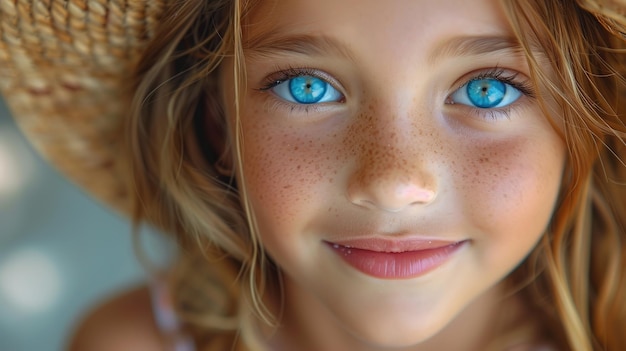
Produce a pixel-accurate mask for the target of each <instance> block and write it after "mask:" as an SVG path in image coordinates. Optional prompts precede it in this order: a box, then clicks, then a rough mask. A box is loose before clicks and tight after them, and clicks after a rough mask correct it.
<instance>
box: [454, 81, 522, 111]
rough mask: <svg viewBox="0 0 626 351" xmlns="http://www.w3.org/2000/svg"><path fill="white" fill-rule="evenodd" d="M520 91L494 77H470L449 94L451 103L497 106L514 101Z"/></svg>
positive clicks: (479, 106)
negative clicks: (470, 78) (465, 82)
mask: <svg viewBox="0 0 626 351" xmlns="http://www.w3.org/2000/svg"><path fill="white" fill-rule="evenodd" d="M520 96H522V92H521V91H519V90H518V89H516V88H514V87H513V86H512V85H511V84H508V83H504V82H502V81H500V80H498V79H494V78H481V79H472V80H470V81H469V82H468V83H467V84H465V85H464V86H462V87H461V88H459V89H458V90H457V91H455V92H454V93H452V95H450V100H451V101H452V102H453V103H458V104H463V105H468V106H473V107H478V108H484V109H487V108H498V107H505V106H508V105H510V104H512V103H514V102H515V101H516V100H517V99H519V98H520Z"/></svg>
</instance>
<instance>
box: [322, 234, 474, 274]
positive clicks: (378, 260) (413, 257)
mask: <svg viewBox="0 0 626 351" xmlns="http://www.w3.org/2000/svg"><path fill="white" fill-rule="evenodd" d="M465 243H466V241H461V242H458V243H454V244H450V245H447V246H442V247H437V248H433V249H425V250H417V251H405V252H378V251H371V250H363V249H355V248H349V247H346V246H341V245H337V244H332V243H328V244H329V246H330V247H331V248H332V249H333V251H334V252H335V253H337V254H338V255H339V257H341V258H342V259H343V260H344V261H346V262H347V263H348V264H350V265H351V266H352V267H354V268H356V269H357V270H359V271H361V272H363V273H365V274H367V275H369V276H372V277H375V278H381V279H411V278H415V277H419V276H422V275H424V274H426V273H428V272H430V271H432V270H434V269H436V268H437V267H440V266H441V265H443V264H444V263H446V262H447V261H448V260H449V259H450V257H452V255H453V254H454V253H455V252H457V251H458V250H459V249H460V248H461V247H462V246H464V245H463V244H465Z"/></svg>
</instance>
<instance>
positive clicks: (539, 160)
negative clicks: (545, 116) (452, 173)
mask: <svg viewBox="0 0 626 351" xmlns="http://www.w3.org/2000/svg"><path fill="white" fill-rule="evenodd" d="M466 150H467V151H466V153H465V154H464V156H463V159H464V160H465V162H463V166H462V167H463V170H462V171H461V172H458V173H459V174H460V175H461V176H460V177H459V180H458V181H457V187H458V191H459V192H460V194H462V197H463V200H462V203H463V207H464V210H465V211H466V213H467V214H468V217H469V218H471V219H472V220H473V221H474V223H475V224H476V226H477V227H479V228H480V229H481V230H484V231H485V232H489V233H494V234H505V233H507V232H511V231H514V230H515V229H517V230H520V231H523V232H529V233H531V232H532V233H535V234H539V232H542V231H543V228H545V225H546V224H547V222H548V221H549V218H550V216H551V214H552V208H553V205H554V201H555V199H556V196H557V193H558V189H559V184H560V180H561V172H562V164H563V158H562V155H561V154H562V152H561V151H560V150H559V151H557V152H554V153H551V154H550V153H546V150H550V149H549V148H546V147H542V146H541V143H533V142H529V141H515V140H513V141H510V142H507V143H498V144H494V145H491V146H489V147H480V148H466ZM552 150H553V149H552Z"/></svg>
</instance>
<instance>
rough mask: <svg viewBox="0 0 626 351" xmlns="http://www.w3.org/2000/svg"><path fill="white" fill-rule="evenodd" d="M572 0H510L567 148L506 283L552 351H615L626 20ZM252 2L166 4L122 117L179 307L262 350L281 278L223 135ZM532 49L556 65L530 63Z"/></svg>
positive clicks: (624, 242)
mask: <svg viewBox="0 0 626 351" xmlns="http://www.w3.org/2000/svg"><path fill="white" fill-rule="evenodd" d="M579 2H580V5H579V4H576V3H575V2H574V1H573V0H572V1H555V0H552V1H536V2H530V1H528V2H527V1H504V4H505V8H506V12H507V15H508V18H509V19H510V23H511V26H512V28H513V30H514V33H515V35H516V37H517V38H518V40H519V42H520V45H521V47H522V48H523V49H524V50H525V52H526V55H527V58H528V62H529V65H530V68H531V72H533V75H532V77H531V79H533V80H534V81H535V83H536V85H537V86H541V87H545V90H546V92H547V94H548V95H549V97H550V98H551V99H554V100H555V101H556V102H557V103H558V105H559V106H560V108H561V111H559V115H558V116H554V115H552V116H550V114H549V111H547V109H546V111H545V112H546V115H548V116H549V117H550V118H551V119H552V120H553V121H557V120H561V121H562V125H563V126H564V127H563V138H564V140H565V142H566V143H567V146H568V149H569V153H568V155H569V156H568V160H567V166H566V171H565V174H564V179H563V185H562V191H561V195H560V198H559V202H558V206H557V209H556V210H555V213H554V216H553V220H552V222H551V224H550V226H549V228H548V229H547V233H546V235H544V237H543V239H542V241H541V243H540V244H539V245H538V246H537V248H536V249H535V250H534V251H533V253H532V254H531V255H530V257H529V258H528V259H527V260H526V261H525V262H524V263H523V264H522V265H521V266H520V268H519V269H518V270H517V271H516V272H514V274H513V275H512V276H511V281H512V282H514V283H517V285H514V286H519V285H520V284H522V285H525V287H524V288H522V294H523V295H524V296H525V297H526V299H527V300H528V301H527V302H528V303H529V304H532V305H534V306H535V308H536V310H537V311H538V313H541V315H542V316H545V319H544V318H542V319H544V320H545V323H544V324H545V327H546V328H547V329H546V331H544V334H546V335H544V336H545V337H547V338H551V339H552V340H553V341H554V342H556V343H560V344H561V345H559V346H561V347H565V348H569V349H572V350H581V351H582V350H592V349H593V350H603V349H604V350H623V349H626V333H624V332H623V329H624V328H625V327H626V302H625V301H624V296H626V272H625V271H624V267H626V201H625V200H624V199H626V185H625V182H626V166H625V164H624V162H625V158H626V147H625V145H624V140H625V136H626V126H625V116H626V115H625V113H626V111H624V107H625V105H626V102H622V101H626V100H621V101H620V98H621V99H624V98H626V96H625V95H624V92H626V90H625V89H626V84H625V82H624V76H625V73H626V72H625V71H624V67H623V65H622V61H624V59H625V57H624V55H626V51H624V49H626V46H625V45H624V42H623V40H622V38H621V37H623V35H624V34H623V31H622V27H623V26H626V18H625V17H623V16H621V15H619V13H617V12H615V11H614V10H611V9H607V8H601V7H598V6H597V3H596V2H594V1H582V0H581V1H579ZM251 6H252V3H251V1H245V0H212V1H207V0H182V1H177V2H174V3H172V4H170V7H169V8H168V9H167V11H166V13H165V15H164V17H163V22H162V23H161V25H160V27H159V32H158V33H157V34H156V35H155V38H156V40H153V41H152V42H151V43H150V45H149V46H148V47H147V48H146V50H145V54H144V56H143V59H142V61H141V62H139V63H138V66H137V67H138V69H137V72H136V74H135V80H136V81H135V83H134V84H135V91H136V93H135V96H134V100H133V104H132V108H131V113H130V118H128V123H127V125H126V139H127V144H128V149H129V152H130V157H131V162H130V168H131V171H132V180H131V181H132V183H133V184H132V187H131V188H134V189H136V194H135V206H134V209H135V212H134V221H135V223H137V224H138V223H140V222H141V221H148V222H150V223H153V224H155V225H157V226H158V227H160V228H162V229H163V230H164V231H165V232H167V233H171V234H173V235H175V236H176V237H177V238H178V240H179V242H180V243H181V246H182V247H183V250H184V253H183V254H182V255H181V257H180V261H179V262H178V264H177V266H176V267H175V268H174V269H173V272H172V274H171V275H170V276H171V277H172V281H171V286H172V290H173V292H174V295H175V297H176V301H177V309H178V313H179V315H180V316H181V318H182V319H183V320H184V321H185V322H186V323H187V327H188V328H189V330H190V332H192V333H193V334H194V336H195V338H196V340H197V341H198V342H199V343H200V344H201V345H203V349H206V350H224V349H228V348H230V347H232V348H233V349H241V350H252V349H257V348H260V347H259V346H258V344H257V342H258V341H257V340H258V335H257V331H256V328H255V323H257V321H258V319H259V318H260V319H262V320H264V321H265V322H267V323H271V317H270V315H269V313H268V312H267V311H265V310H264V307H263V304H262V303H261V300H262V295H263V293H264V291H265V290H268V289H269V291H270V292H272V293H277V292H278V283H279V272H278V269H277V268H276V267H274V266H273V265H272V263H271V262H270V261H269V260H267V259H266V258H265V255H264V254H263V251H262V248H261V247H260V245H259V244H258V239H257V237H256V233H255V230H253V229H254V228H255V225H254V218H253V217H252V213H251V212H252V211H251V209H250V207H249V205H248V202H247V199H246V196H245V189H243V188H242V185H243V184H235V180H234V179H235V178H234V177H233V174H232V173H230V174H226V173H228V172H225V171H224V168H231V169H232V168H233V167H232V165H233V164H234V165H237V167H234V168H236V169H238V170H239V171H241V169H242V166H243V165H241V164H240V162H241V157H240V154H241V139H240V136H239V135H240V134H239V132H238V129H237V128H238V123H235V132H234V133H231V135H234V140H230V139H229V138H230V136H229V133H227V130H226V122H225V118H224V116H223V111H222V107H221V106H220V101H219V97H220V91H219V89H220V87H219V85H218V82H219V75H220V73H221V72H220V71H221V70H220V67H221V66H220V64H221V62H222V60H223V59H224V58H227V57H232V58H234V62H235V65H234V70H235V71H234V74H235V77H236V83H237V84H240V83H243V82H245V70H244V69H243V63H242V62H243V53H242V43H241V40H242V39H241V38H242V36H241V30H242V23H243V22H244V21H245V16H246V14H247V13H248V11H249V10H250V8H251ZM620 36H621V37H620ZM536 47H539V48H540V49H541V51H542V52H543V53H544V54H545V55H546V57H547V58H548V59H549V61H550V63H551V67H541V66H540V65H539V64H538V63H537V61H536V58H535V57H534V56H533V49H534V48H536ZM240 88H241V87H240V86H238V85H236V94H235V95H236V96H237V97H238V96H239V94H237V92H238V91H239V90H240ZM541 101H542V100H541V98H540V102H541ZM235 105H236V106H237V101H236V104H235ZM237 113H238V112H237ZM237 117H238V116H237ZM207 135H208V136H209V137H208V138H207ZM231 147H232V148H233V149H232V150H231ZM226 171H228V169H227V170H226ZM242 183H245V182H242ZM251 228H252V229H251ZM239 336H240V337H241V342H236V339H237V338H238V337H239ZM231 345H233V346H231Z"/></svg>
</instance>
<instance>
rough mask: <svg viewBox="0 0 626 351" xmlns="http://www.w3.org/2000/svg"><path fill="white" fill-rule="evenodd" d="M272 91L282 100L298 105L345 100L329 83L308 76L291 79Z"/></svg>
mask: <svg viewBox="0 0 626 351" xmlns="http://www.w3.org/2000/svg"><path fill="white" fill-rule="evenodd" d="M271 90H272V91H273V92H274V94H276V95H278V96H279V97H280V98H282V99H285V100H287V101H289V102H294V103H298V104H317V103H322V102H337V101H340V100H341V99H342V98H343V96H342V95H341V93H340V92H339V91H337V89H335V88H334V87H333V86H332V85H331V84H329V83H328V82H327V81H325V80H323V79H321V78H317V77H314V76H308V75H303V76H297V77H293V78H289V79H287V80H285V81H284V82H282V83H280V84H278V85H276V86H275V87H273V88H272V89H271Z"/></svg>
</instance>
